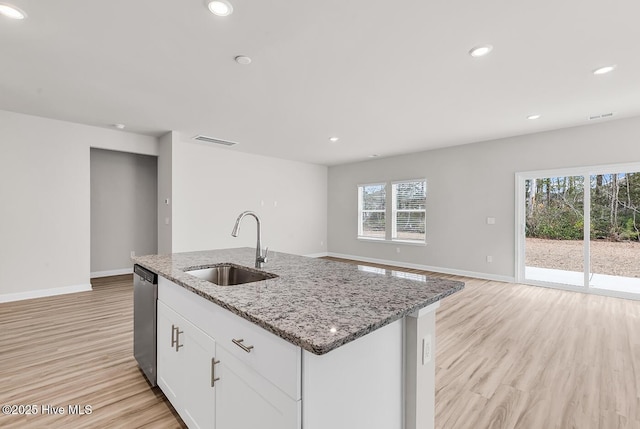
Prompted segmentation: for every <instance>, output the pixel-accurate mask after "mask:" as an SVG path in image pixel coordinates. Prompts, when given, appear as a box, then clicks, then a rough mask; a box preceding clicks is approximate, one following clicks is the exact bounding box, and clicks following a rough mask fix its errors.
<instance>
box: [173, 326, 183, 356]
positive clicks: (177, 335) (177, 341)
mask: <svg viewBox="0 0 640 429" xmlns="http://www.w3.org/2000/svg"><path fill="white" fill-rule="evenodd" d="M180 334H184V331H181V330H180V328H179V327H177V326H175V325H171V347H174V346H175V348H176V351H178V349H179V348H180V347H182V346H184V344H180Z"/></svg>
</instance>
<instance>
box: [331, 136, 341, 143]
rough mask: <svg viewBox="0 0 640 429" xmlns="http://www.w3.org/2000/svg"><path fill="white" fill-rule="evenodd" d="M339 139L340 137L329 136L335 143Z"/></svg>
mask: <svg viewBox="0 0 640 429" xmlns="http://www.w3.org/2000/svg"><path fill="white" fill-rule="evenodd" d="M338 140H340V138H339V137H329V141H331V142H333V143H335V142H337V141H338Z"/></svg>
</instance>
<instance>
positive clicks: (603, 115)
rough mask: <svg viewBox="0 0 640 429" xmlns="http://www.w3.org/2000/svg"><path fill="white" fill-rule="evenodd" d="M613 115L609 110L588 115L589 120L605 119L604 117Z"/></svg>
mask: <svg viewBox="0 0 640 429" xmlns="http://www.w3.org/2000/svg"><path fill="white" fill-rule="evenodd" d="M612 116H613V112H609V113H603V114H601V115H593V116H589V120H590V121H594V120H596V119H606V118H610V117H612Z"/></svg>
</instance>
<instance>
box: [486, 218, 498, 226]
mask: <svg viewBox="0 0 640 429" xmlns="http://www.w3.org/2000/svg"><path fill="white" fill-rule="evenodd" d="M495 224H496V218H495V217H488V218H487V225H495Z"/></svg>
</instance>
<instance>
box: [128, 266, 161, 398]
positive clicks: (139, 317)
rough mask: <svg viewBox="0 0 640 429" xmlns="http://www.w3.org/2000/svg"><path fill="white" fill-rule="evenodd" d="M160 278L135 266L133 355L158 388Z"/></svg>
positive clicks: (152, 383)
mask: <svg viewBox="0 0 640 429" xmlns="http://www.w3.org/2000/svg"><path fill="white" fill-rule="evenodd" d="M157 300H158V276H157V274H156V273H154V272H152V271H149V270H147V269H145V268H143V267H141V266H140V265H137V264H136V265H134V266H133V355H134V356H135V358H136V360H137V361H138V365H139V366H140V369H142V372H144V375H145V376H146V377H147V380H149V383H150V384H151V385H152V386H156V385H157V383H156V311H157Z"/></svg>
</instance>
